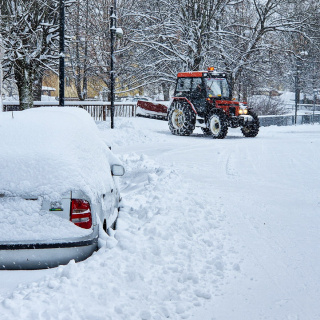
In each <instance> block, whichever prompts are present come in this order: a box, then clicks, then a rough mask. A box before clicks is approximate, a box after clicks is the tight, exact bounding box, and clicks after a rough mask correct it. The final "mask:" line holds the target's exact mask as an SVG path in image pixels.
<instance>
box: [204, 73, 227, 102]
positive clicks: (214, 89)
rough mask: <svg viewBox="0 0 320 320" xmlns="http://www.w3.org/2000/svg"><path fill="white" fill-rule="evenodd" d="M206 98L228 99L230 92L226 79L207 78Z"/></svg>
mask: <svg viewBox="0 0 320 320" xmlns="http://www.w3.org/2000/svg"><path fill="white" fill-rule="evenodd" d="M206 83H207V96H208V97H209V98H212V97H219V98H229V97H230V90H229V85H228V82H227V79H225V78H207V79H206Z"/></svg>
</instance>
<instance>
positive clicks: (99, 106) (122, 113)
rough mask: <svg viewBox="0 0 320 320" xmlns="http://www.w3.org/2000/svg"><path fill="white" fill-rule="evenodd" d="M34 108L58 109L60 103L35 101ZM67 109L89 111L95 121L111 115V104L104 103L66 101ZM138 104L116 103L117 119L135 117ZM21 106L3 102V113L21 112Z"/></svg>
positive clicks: (15, 102)
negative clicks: (75, 108) (76, 108)
mask: <svg viewBox="0 0 320 320" xmlns="http://www.w3.org/2000/svg"><path fill="white" fill-rule="evenodd" d="M33 105H34V107H57V106H59V102H58V101H35V102H34V103H33ZM65 106H66V107H78V108H83V109H85V110H87V111H88V112H89V113H90V115H91V116H92V117H93V118H94V120H100V121H104V120H106V118H107V117H110V115H111V106H110V102H103V101H65ZM136 108H137V105H136V103H133V102H115V104H114V116H115V117H135V116H136ZM19 110H21V109H20V104H19V102H18V101H3V111H19Z"/></svg>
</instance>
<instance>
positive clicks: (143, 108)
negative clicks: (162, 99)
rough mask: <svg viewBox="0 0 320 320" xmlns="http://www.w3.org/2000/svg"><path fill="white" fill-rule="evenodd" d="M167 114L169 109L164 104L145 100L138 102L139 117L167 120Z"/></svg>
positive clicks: (137, 112) (137, 114) (137, 113)
mask: <svg viewBox="0 0 320 320" xmlns="http://www.w3.org/2000/svg"><path fill="white" fill-rule="evenodd" d="M167 112H168V107H167V106H166V105H164V104H161V103H156V102H150V101H143V100H138V102H137V111H136V116H137V117H146V118H152V119H159V120H167V119H168V115H167Z"/></svg>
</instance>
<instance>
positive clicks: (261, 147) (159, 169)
mask: <svg viewBox="0 0 320 320" xmlns="http://www.w3.org/2000/svg"><path fill="white" fill-rule="evenodd" d="M98 126H99V128H100V130H101V134H102V135H103V136H104V137H107V139H108V140H109V141H110V142H111V144H112V146H113V151H114V152H115V153H116V154H120V157H121V159H122V160H123V162H124V164H125V167H126V169H127V173H126V175H125V176H124V177H123V179H122V194H123V198H124V203H125V205H124V208H123V210H122V212H121V215H120V218H119V223H118V231H117V232H116V234H115V235H114V237H111V238H110V239H109V240H108V241H107V244H106V247H104V248H102V249H100V250H99V252H97V253H96V254H95V255H94V256H93V257H91V258H89V259H88V260H87V261H84V262H82V263H78V264H74V263H70V264H69V265H67V266H62V267H59V268H57V269H56V270H49V271H35V272H26V271H22V272H16V271H15V272H9V271H0V281H1V284H2V288H1V291H0V294H1V295H2V297H3V299H2V302H1V303H0V319H112V320H117V319H126V320H128V319H133V320H136V319H167V318H169V319H194V320H198V319H205V320H211V319H215V320H230V319H231V320H233V319H235V320H257V319H268V320H271V319H272V320H273V319H279V320H280V319H281V320H283V319H288V320H292V319H300V320H305V319H310V320H314V319H320V306H319V300H320V287H319V283H320V268H319V263H320V250H319V248H318V245H319V243H320V227H319V225H320V182H319V181H320V161H319V159H320V148H319V147H320V126H319V125H314V126H311V125H310V126H297V127H270V128H261V132H260V134H259V135H258V137H256V138H254V139H248V138H243V137H242V136H241V134H240V131H239V130H237V129H233V130H231V129H230V130H229V135H228V136H227V138H226V139H224V140H212V139H211V138H210V137H204V136H203V135H201V134H200V132H198V131H196V132H195V134H193V135H192V136H190V137H177V136H172V135H171V134H170V132H169V130H168V128H167V124H166V122H163V121H156V120H150V119H139V118H134V119H118V118H116V128H115V129H114V130H112V131H111V130H110V129H109V124H108V123H99V124H98ZM22 278H24V279H23V280H22ZM19 282H24V283H23V284H21V285H20V286H19V288H17V289H16V290H14V289H13V288H14V285H15V284H17V283H19ZM3 284H4V285H3ZM0 301H1V296H0Z"/></svg>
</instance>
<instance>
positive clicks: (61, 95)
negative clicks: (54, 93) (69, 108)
mask: <svg viewBox="0 0 320 320" xmlns="http://www.w3.org/2000/svg"><path fill="white" fill-rule="evenodd" d="M64 4H65V0H60V3H59V9H60V23H59V106H60V107H63V106H64V69H65V68H64V23H65V10H64V8H65V6H64Z"/></svg>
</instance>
